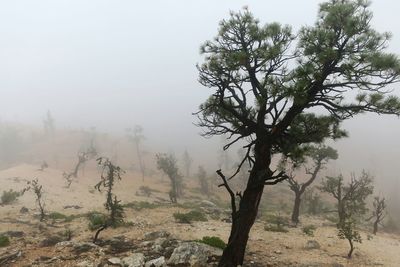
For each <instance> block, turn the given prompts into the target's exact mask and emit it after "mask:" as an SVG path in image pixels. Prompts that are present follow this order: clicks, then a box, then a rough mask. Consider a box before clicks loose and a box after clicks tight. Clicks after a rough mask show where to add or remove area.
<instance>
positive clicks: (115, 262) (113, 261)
mask: <svg viewBox="0 0 400 267" xmlns="http://www.w3.org/2000/svg"><path fill="white" fill-rule="evenodd" d="M107 261H108V262H109V263H111V264H112V265H121V259H120V258H117V257H114V258H110V259H108V260H107Z"/></svg>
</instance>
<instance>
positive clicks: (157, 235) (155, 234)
mask: <svg viewBox="0 0 400 267" xmlns="http://www.w3.org/2000/svg"><path fill="white" fill-rule="evenodd" d="M170 235H171V234H170V233H168V232H167V231H156V232H151V233H147V234H145V236H144V240H146V241H149V240H155V239H157V238H166V237H169V236H170Z"/></svg>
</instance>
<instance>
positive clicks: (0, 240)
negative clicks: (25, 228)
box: [0, 235, 10, 247]
mask: <svg viewBox="0 0 400 267" xmlns="http://www.w3.org/2000/svg"><path fill="white" fill-rule="evenodd" d="M8 245H10V239H9V238H8V236H5V235H0V247H7V246H8Z"/></svg>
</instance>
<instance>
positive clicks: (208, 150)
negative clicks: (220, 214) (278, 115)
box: [0, 0, 400, 193]
mask: <svg viewBox="0 0 400 267" xmlns="http://www.w3.org/2000/svg"><path fill="white" fill-rule="evenodd" d="M319 2H321V1H315V0H308V1H289V0H282V1H228V0H225V1H212V0H208V1H176V0H174V1H140V2H139V1H99V0H92V1H89V0H87V1H71V0H64V1H50V0H49V1H2V2H1V3H0V73H1V76H0V77H1V79H0V118H1V120H2V121H9V122H17V123H22V124H27V125H31V126H36V127H42V120H43V118H44V116H45V114H46V112H47V110H50V111H51V113H52V115H53V117H54V118H55V120H56V124H57V128H58V129H82V128H84V129H89V128H90V127H96V129H97V130H98V131H102V132H108V133H112V134H116V135H123V134H124V131H125V129H126V128H129V127H133V125H135V124H138V125H141V126H142V127H143V128H144V131H145V135H146V143H147V146H151V147H152V150H154V151H152V152H154V153H155V152H157V151H174V152H176V153H177V154H179V155H180V154H181V153H182V152H183V150H184V149H185V148H187V149H188V150H189V151H190V152H191V153H192V154H193V157H194V159H195V165H197V164H211V163H212V162H213V161H214V160H213V159H214V158H215V157H216V154H217V151H218V150H219V149H220V140H219V139H218V138H214V140H207V139H204V138H202V137H200V135H199V132H200V131H201V129H199V128H197V127H196V126H195V125H194V123H195V122H196V118H195V116H193V115H192V113H193V112H195V111H196V110H197V107H198V105H199V104H200V103H202V102H203V101H204V100H205V99H206V98H207V96H208V95H209V94H210V93H211V91H210V90H209V89H207V88H203V87H202V86H201V85H200V84H199V83H198V82H197V70H196V67H195V65H196V63H198V62H201V61H202V59H201V57H200V55H199V46H200V45H201V44H202V43H203V42H204V41H206V40H208V39H211V38H213V37H214V36H215V34H216V32H217V27H218V22H219V21H220V20H221V19H223V18H226V17H227V16H228V14H229V11H230V10H239V9H240V8H242V7H243V6H248V7H249V9H250V10H251V11H252V12H254V14H255V16H256V17H258V18H260V20H261V22H263V23H264V22H272V21H278V22H281V23H282V24H289V25H292V26H293V28H294V30H295V31H296V30H297V29H299V27H301V26H302V25H310V24H312V23H313V22H314V21H315V18H316V12H317V8H318V6H317V4H318V3H319ZM288 6H290V9H289V8H288ZM371 9H372V10H373V12H374V19H373V22H372V23H373V25H374V26H375V27H376V28H377V29H378V30H380V31H390V32H392V33H393V38H392V41H391V42H390V47H389V48H390V51H392V52H395V53H397V54H400V28H399V27H398V14H397V11H398V9H399V4H398V1H394V0H379V1H374V2H373V4H372V6H371ZM397 86H398V85H395V86H394V87H393V89H396V90H395V94H399V92H400V91H398V90H397ZM344 128H345V129H347V130H348V132H349V134H350V137H349V138H347V139H345V140H341V141H339V142H337V143H336V144H334V146H335V147H336V148H338V149H339V160H338V161H336V162H334V163H332V164H331V165H330V172H332V173H336V174H338V173H344V174H348V173H350V172H351V171H355V172H359V171H360V170H362V169H367V170H369V171H371V172H372V173H373V174H375V176H376V179H377V180H379V182H378V184H379V185H380V186H382V187H383V186H384V185H390V189H385V190H390V191H392V193H395V192H397V191H398V190H399V189H400V186H399V182H397V179H398V173H399V164H397V161H398V159H399V150H400V140H399V138H398V136H399V133H400V123H399V120H398V119H397V118H395V117H389V116H377V115H362V116H359V117H357V118H355V119H352V120H349V121H346V122H345V123H344ZM232 153H233V154H234V155H236V152H235V151H233V152H232ZM211 166H212V164H211ZM211 168H212V167H211ZM382 190H383V189H382Z"/></svg>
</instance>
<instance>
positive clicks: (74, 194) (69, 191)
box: [0, 164, 400, 267]
mask: <svg viewBox="0 0 400 267" xmlns="http://www.w3.org/2000/svg"><path fill="white" fill-rule="evenodd" d="M37 169H38V167H37V166H33V165H27V164H24V165H19V166H16V167H13V168H10V169H6V170H3V171H1V172H0V184H1V188H0V189H1V191H3V190H8V189H14V190H21V189H23V188H24V187H25V186H26V181H27V180H31V179H33V178H38V179H39V182H40V183H41V184H43V187H44V191H45V193H46V194H45V203H46V207H45V208H46V210H47V211H48V212H54V211H56V212H61V213H63V214H66V215H71V214H75V215H79V214H84V213H86V212H89V211H93V210H99V211H101V210H103V202H104V195H103V194H102V193H99V192H97V191H95V190H94V184H95V183H96V182H97V181H98V179H99V178H98V177H99V170H97V169H96V168H91V169H88V170H86V171H85V173H84V174H80V176H79V177H78V178H77V179H76V180H74V182H73V183H72V185H71V187H70V188H65V182H64V180H63V177H62V171H61V170H57V169H51V168H49V169H46V170H45V171H38V170H37ZM187 184H188V188H189V189H190V188H194V187H195V186H196V183H195V181H188V182H187ZM143 185H145V186H149V187H150V188H152V189H154V190H156V191H158V192H156V193H153V194H152V196H150V197H145V196H138V195H136V194H135V192H137V191H138V190H139V187H140V186H143ZM168 190H169V183H168V181H167V179H166V178H164V179H162V178H160V177H146V178H145V181H144V182H142V181H141V177H140V175H138V174H135V173H132V172H127V173H126V174H125V175H124V176H123V180H122V181H120V182H118V183H117V185H116V190H115V192H116V194H117V195H118V197H119V198H120V199H121V200H122V202H123V203H129V202H132V201H147V202H165V203H167V199H168V193H167V192H168ZM188 191H190V190H188ZM193 192H194V191H193ZM193 192H192V193H189V194H187V195H186V197H185V198H186V199H183V200H181V202H185V201H189V200H190V198H191V197H194V196H196V194H195V193H193ZM217 193H218V192H217ZM220 194H221V195H223V194H224V192H223V191H221V192H220ZM196 197H201V196H200V195H197V196H196ZM67 205H72V206H75V205H76V206H79V207H80V208H79V209H74V208H67V209H65V206H67ZM22 207H26V208H28V209H29V210H30V211H31V212H29V213H26V214H21V213H20V209H21V208H22ZM184 210H187V209H186V208H185V207H180V206H173V205H170V204H165V205H163V206H162V207H159V208H154V209H142V210H139V211H138V210H135V209H126V221H130V222H132V224H131V226H129V227H121V228H116V229H107V230H105V231H104V232H103V233H102V238H104V239H106V238H108V237H112V236H117V235H123V236H126V237H127V238H132V239H140V238H142V237H143V235H144V234H146V233H148V232H152V231H155V230H166V231H168V232H170V233H171V234H172V235H173V236H174V237H176V238H177V239H181V240H194V239H201V238H202V237H203V236H218V237H221V238H222V239H223V240H226V239H227V237H228V234H229V230H230V224H229V223H228V222H223V221H221V220H216V219H215V220H213V219H211V218H210V219H209V220H208V221H206V222H195V223H192V224H178V223H176V222H175V220H174V218H173V216H172V214H173V213H174V212H177V211H184ZM35 213H37V209H36V205H35V200H34V197H33V194H32V193H30V192H28V193H26V194H24V195H23V196H21V197H20V198H19V200H18V201H17V202H16V203H15V204H11V205H3V206H0V233H1V232H6V231H23V232H24V233H25V236H24V237H23V238H15V239H14V238H12V239H11V244H10V246H8V247H5V248H0V255H1V254H3V253H6V252H11V251H16V250H21V251H22V256H21V257H19V258H18V259H17V260H16V261H15V262H12V263H10V264H9V266H32V262H33V261H34V260H35V259H37V258H40V257H42V258H43V257H49V258H51V257H54V256H56V255H58V254H59V252H57V250H56V249H55V248H53V247H39V246H38V243H39V241H40V240H41V239H43V237H44V236H46V235H48V234H49V233H51V232H56V231H61V230H63V229H71V230H72V233H73V239H74V240H82V241H88V240H91V238H92V236H93V232H92V231H90V230H89V229H88V221H87V219H86V218H85V217H84V216H82V217H80V218H77V219H74V220H72V221H71V222H50V221H47V222H45V223H39V220H38V218H36V217H35ZM303 224H304V225H305V224H314V225H316V226H317V230H316V231H315V234H314V237H309V236H306V235H305V234H303V233H302V230H301V227H298V228H289V229H288V230H289V232H287V233H276V232H268V231H265V230H264V222H263V221H257V222H256V224H255V226H254V227H253V229H252V232H251V235H250V239H249V243H248V251H247V255H246V263H247V265H248V266H251V265H252V263H253V262H254V264H255V265H254V266H332V265H329V264H333V263H336V264H342V265H344V266H393V267H395V266H400V237H399V236H396V235H392V234H387V233H379V234H378V235H377V236H374V237H373V238H372V239H370V240H368V238H367V236H368V235H369V233H367V232H362V233H361V234H362V238H363V242H362V243H361V244H356V251H355V254H354V257H353V258H352V259H351V260H348V259H347V258H345V257H344V256H345V255H346V254H347V250H348V243H347V241H345V240H340V239H338V238H337V235H336V229H335V228H334V227H333V226H332V225H329V222H328V221H324V220H322V219H316V218H309V217H303ZM311 239H312V240H316V241H317V242H318V243H319V244H320V245H321V247H320V248H319V249H312V250H309V249H305V244H306V243H307V241H308V240H311ZM77 260H78V259H75V260H71V261H66V262H65V263H64V264H63V265H62V266H76V263H77V262H78V261H77ZM256 264H258V265H256ZM44 266H56V265H52V264H48V265H44ZM337 266H339V265H337Z"/></svg>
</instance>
